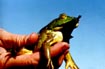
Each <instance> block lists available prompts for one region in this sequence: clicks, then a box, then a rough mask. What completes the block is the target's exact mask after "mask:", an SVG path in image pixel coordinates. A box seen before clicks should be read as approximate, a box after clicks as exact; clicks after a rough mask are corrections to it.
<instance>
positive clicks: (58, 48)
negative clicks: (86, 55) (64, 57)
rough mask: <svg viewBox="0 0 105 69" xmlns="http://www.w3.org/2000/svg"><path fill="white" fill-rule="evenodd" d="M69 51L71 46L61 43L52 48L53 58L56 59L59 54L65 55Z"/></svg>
mask: <svg viewBox="0 0 105 69" xmlns="http://www.w3.org/2000/svg"><path fill="white" fill-rule="evenodd" d="M68 49H69V45H68V43H66V42H59V43H57V44H55V45H54V46H52V47H51V56H52V57H56V56H57V55H58V54H59V55H60V54H62V53H64V52H65V51H66V50H68Z"/></svg>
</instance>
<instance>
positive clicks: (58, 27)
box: [35, 13, 81, 69]
mask: <svg viewBox="0 0 105 69" xmlns="http://www.w3.org/2000/svg"><path fill="white" fill-rule="evenodd" d="M80 18H81V15H79V16H78V17H71V16H67V14H65V13H62V14H60V15H59V17H58V18H56V19H54V20H53V21H52V22H50V23H49V24H48V25H46V26H45V27H43V28H42V29H41V30H40V31H39V33H40V35H39V41H38V43H37V46H35V50H36V51H37V50H39V49H41V52H42V53H43V54H42V55H44V56H42V57H44V58H45V60H46V62H47V63H46V68H45V69H56V67H54V65H53V60H52V59H51V56H50V47H51V46H53V44H55V43H57V42H61V41H64V42H67V43H69V39H71V38H72V37H73V36H72V35H71V33H72V31H73V30H74V29H75V28H77V27H78V25H79V19H80ZM64 60H65V62H66V65H65V69H69V67H70V68H71V69H79V67H78V66H77V65H76V63H75V62H74V60H73V58H72V56H71V54H70V52H68V53H67V54H66V55H65V59H64ZM40 69H41V68H40Z"/></svg>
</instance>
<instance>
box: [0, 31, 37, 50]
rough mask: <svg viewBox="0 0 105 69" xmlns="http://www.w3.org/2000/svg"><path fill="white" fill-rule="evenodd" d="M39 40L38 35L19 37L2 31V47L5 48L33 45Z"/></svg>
mask: <svg viewBox="0 0 105 69" xmlns="http://www.w3.org/2000/svg"><path fill="white" fill-rule="evenodd" d="M37 39H38V35H37V34H36V33H32V34H30V35H17V34H12V33H9V32H7V31H5V30H0V40H1V41H0V46H3V47H5V48H12V47H13V46H15V47H21V46H25V45H32V44H34V43H35V42H36V41H37ZM8 45H9V46H8Z"/></svg>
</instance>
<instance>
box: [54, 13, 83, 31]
mask: <svg viewBox="0 0 105 69" xmlns="http://www.w3.org/2000/svg"><path fill="white" fill-rule="evenodd" d="M80 18H81V15H79V16H78V17H69V16H67V15H66V14H65V13H62V14H60V15H59V19H61V20H65V21H64V22H63V21H60V22H58V24H57V26H55V28H54V29H55V30H61V29H65V28H66V30H67V29H68V30H71V29H74V28H76V27H78V25H79V19H80ZM66 30H65V31H66Z"/></svg>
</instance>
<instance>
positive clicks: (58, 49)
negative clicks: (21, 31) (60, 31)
mask: <svg viewBox="0 0 105 69" xmlns="http://www.w3.org/2000/svg"><path fill="white" fill-rule="evenodd" d="M37 40H38V34H36V33H32V34H30V35H18V34H12V33H9V32H7V31H5V30H3V29H0V69H5V68H6V69H7V68H9V67H12V66H28V65H33V66H38V63H39V61H40V52H39V51H38V52H34V53H32V54H22V55H18V56H15V57H12V56H11V53H10V52H8V51H7V49H10V48H14V49H16V48H19V49H20V48H23V47H24V46H30V45H33V44H34V43H35V42H37ZM68 49H69V45H68V43H66V42H59V43H56V44H55V45H54V46H52V47H51V57H52V58H57V62H56V63H57V65H58V67H59V66H60V65H61V64H62V62H63V60H64V55H65V54H66V53H67V52H68Z"/></svg>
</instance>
